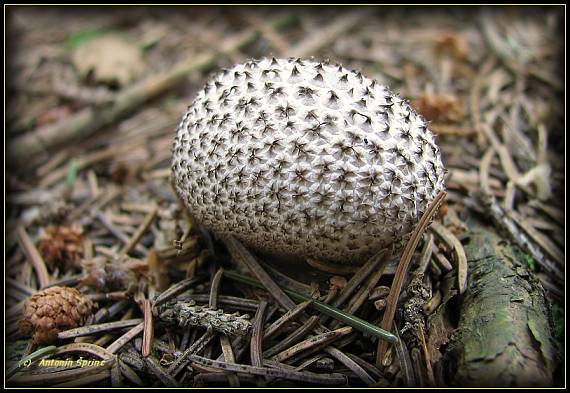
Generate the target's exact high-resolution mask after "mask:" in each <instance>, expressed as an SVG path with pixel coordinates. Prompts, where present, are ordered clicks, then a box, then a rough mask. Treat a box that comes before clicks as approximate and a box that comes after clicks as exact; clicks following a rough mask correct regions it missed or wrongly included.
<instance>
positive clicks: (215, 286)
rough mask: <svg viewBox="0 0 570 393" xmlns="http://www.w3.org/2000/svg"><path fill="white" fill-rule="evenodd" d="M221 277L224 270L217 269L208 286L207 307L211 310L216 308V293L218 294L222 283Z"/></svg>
mask: <svg viewBox="0 0 570 393" xmlns="http://www.w3.org/2000/svg"><path fill="white" fill-rule="evenodd" d="M223 275H224V269H218V271H217V272H216V274H215V275H214V278H213V279H212V284H211V285H210V298H209V299H208V305H209V307H210V308H211V309H212V310H215V309H217V308H218V293H219V292H220V284H221V282H222V277H223Z"/></svg>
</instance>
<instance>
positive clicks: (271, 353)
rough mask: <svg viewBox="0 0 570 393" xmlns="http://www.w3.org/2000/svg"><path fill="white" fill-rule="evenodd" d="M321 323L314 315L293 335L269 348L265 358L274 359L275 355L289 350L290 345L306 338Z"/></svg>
mask: <svg viewBox="0 0 570 393" xmlns="http://www.w3.org/2000/svg"><path fill="white" fill-rule="evenodd" d="M318 322H319V317H318V316H317V315H313V316H312V317H310V318H309V319H307V320H306V321H305V322H304V323H303V324H302V325H301V326H300V327H299V328H297V329H296V330H295V331H294V332H293V333H291V334H289V335H288V336H287V337H285V338H284V339H283V340H281V341H279V342H278V343H277V344H275V345H274V346H273V347H271V348H269V349H268V350H267V351H265V352H264V353H263V355H264V356H265V357H272V356H274V355H275V354H277V353H279V352H280V351H282V350H284V349H285V348H287V347H288V346H289V345H293V344H294V343H296V342H298V341H299V340H301V339H302V338H303V337H305V336H306V335H307V334H308V333H309V332H310V331H311V330H312V329H313V328H314V327H315V326H316V325H317V323H318Z"/></svg>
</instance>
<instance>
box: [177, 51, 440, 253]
mask: <svg viewBox="0 0 570 393" xmlns="http://www.w3.org/2000/svg"><path fill="white" fill-rule="evenodd" d="M444 172H445V170H444V167H443V165H442V161H441V155H440V151H439V148H438V146H437V145H436V143H435V140H434V136H433V134H432V133H431V132H430V131H429V130H428V129H427V123H426V121H425V119H424V118H423V117H422V116H421V115H419V114H417V113H416V112H415V111H414V110H413V109H412V108H411V107H410V106H409V105H408V103H407V102H406V101H405V100H403V99H402V98H400V97H399V96H398V95H396V94H394V93H393V92H391V91H390V90H389V89H388V88H387V87H386V86H383V85H380V84H378V83H377V82H376V81H374V80H372V79H369V78H367V77H365V76H363V75H362V74H361V73H360V72H356V71H352V70H348V69H346V68H344V67H342V66H339V65H333V64H328V63H320V62H316V61H309V60H300V59H275V58H273V59H268V58H265V59H261V60H252V61H249V62H247V63H245V64H239V65H236V66H234V67H233V68H231V69H225V70H223V71H222V72H221V73H219V74H217V75H216V76H214V77H213V78H212V79H211V80H210V81H209V82H208V83H207V84H206V86H205V87H204V88H203V89H202V90H201V91H200V92H199V93H198V95H197V97H196V99H195V100H194V102H193V103H192V104H191V105H190V107H189V108H188V111H187V112H186V114H185V115H184V117H183V119H182V121H181V123H180V125H179V127H178V129H177V132H176V137H175V140H174V145H173V159H172V175H173V184H174V187H175V190H176V192H177V194H178V195H179V197H180V198H181V199H182V201H183V202H184V204H185V205H186V207H187V208H188V209H189V211H190V213H191V214H192V215H193V217H194V218H195V219H196V220H198V221H199V222H200V223H201V224H202V225H204V226H205V227H206V228H208V229H210V230H211V231H213V232H214V233H216V234H220V235H223V234H232V235H233V236H235V237H236V238H238V239H239V240H241V241H242V242H244V243H245V244H246V245H248V246H250V247H252V248H253V249H256V250H258V251H261V252H265V253H269V254H274V255H284V256H297V257H312V258H316V259H321V260H325V261H329V262H338V263H353V264H359V263H362V262H363V261H365V260H366V259H367V258H368V257H370V256H371V255H372V254H374V253H376V252H378V251H379V250H381V249H384V248H387V247H391V248H399V247H400V245H401V244H402V243H403V242H404V241H405V240H406V239H407V238H408V237H409V235H410V234H411V232H412V230H413V228H414V225H415V224H416V223H417V222H418V221H419V219H420V217H421V216H422V213H423V212H424V211H425V210H426V209H427V207H428V205H429V204H430V202H431V201H432V200H433V199H434V198H435V196H436V195H437V194H438V193H439V192H440V191H442V190H443V189H444V187H445V186H444Z"/></svg>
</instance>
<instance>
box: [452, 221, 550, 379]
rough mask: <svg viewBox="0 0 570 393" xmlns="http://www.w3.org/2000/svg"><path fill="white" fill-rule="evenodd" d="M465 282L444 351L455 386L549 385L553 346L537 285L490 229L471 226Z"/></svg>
mask: <svg viewBox="0 0 570 393" xmlns="http://www.w3.org/2000/svg"><path fill="white" fill-rule="evenodd" d="M471 228H472V229H471V231H470V233H469V239H468V241H467V243H466V244H465V251H466V255H467V259H468V263H469V272H470V277H469V284H468V289H467V291H466V293H465V296H464V299H463V302H462V305H461V317H460V320H459V326H458V330H457V332H456V335H455V337H454V340H453V342H452V343H451V344H450V346H449V347H448V350H447V351H446V358H447V359H446V360H447V361H446V363H447V364H448V366H449V367H450V368H448V370H450V369H451V371H450V374H451V375H449V376H450V382H451V384H453V385H456V386H473V387H474V386H480V387H483V386H496V387H507V386H517V387H530V386H552V385H553V374H554V371H555V368H556V350H555V345H554V341H553V338H552V324H551V320H550V318H549V310H548V307H547V304H546V300H545V293H544V290H543V288H542V286H541V285H540V283H539V282H538V281H537V280H536V279H534V278H533V277H532V276H531V275H530V274H529V272H528V270H527V269H526V267H525V266H524V263H523V262H522V261H523V260H524V259H523V258H522V254H521V253H520V251H518V250H517V249H516V248H513V247H511V246H510V245H509V244H508V243H507V242H505V241H504V240H503V239H502V238H501V237H500V236H499V235H497V234H496V233H495V232H494V231H493V230H492V229H491V228H489V227H483V226H481V225H480V224H475V225H473V226H472V227H471Z"/></svg>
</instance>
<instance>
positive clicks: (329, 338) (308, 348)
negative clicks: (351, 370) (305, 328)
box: [272, 326, 352, 362]
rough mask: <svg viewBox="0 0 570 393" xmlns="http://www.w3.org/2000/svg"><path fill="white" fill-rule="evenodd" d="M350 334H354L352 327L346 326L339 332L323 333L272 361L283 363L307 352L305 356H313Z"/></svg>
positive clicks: (281, 353) (298, 344)
mask: <svg viewBox="0 0 570 393" xmlns="http://www.w3.org/2000/svg"><path fill="white" fill-rule="evenodd" d="M349 333H352V328H351V327H350V326H345V327H342V328H340V329H337V330H333V331H330V332H326V333H322V334H319V335H317V336H314V337H309V338H307V339H306V340H304V341H301V342H300V343H297V344H295V345H293V346H292V347H291V348H289V349H287V350H285V351H283V352H280V353H278V354H277V355H275V356H273V358H272V360H275V361H277V362H283V361H285V360H287V359H289V358H292V357H294V356H295V355H297V354H299V353H301V352H305V354H311V353H313V352H315V351H318V350H319V349H321V348H322V347H324V346H327V345H328V344H330V343H331V342H333V341H335V340H336V339H338V338H340V337H344V336H346V335H347V334H349Z"/></svg>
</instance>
